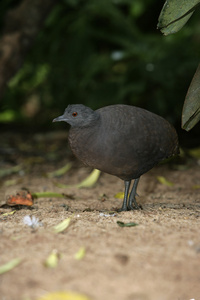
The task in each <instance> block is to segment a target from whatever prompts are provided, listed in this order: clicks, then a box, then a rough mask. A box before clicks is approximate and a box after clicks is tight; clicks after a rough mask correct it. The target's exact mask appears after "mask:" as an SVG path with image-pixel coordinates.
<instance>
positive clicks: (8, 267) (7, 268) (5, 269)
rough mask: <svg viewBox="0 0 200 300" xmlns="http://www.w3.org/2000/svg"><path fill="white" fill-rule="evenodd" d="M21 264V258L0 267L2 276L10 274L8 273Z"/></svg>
mask: <svg viewBox="0 0 200 300" xmlns="http://www.w3.org/2000/svg"><path fill="white" fill-rule="evenodd" d="M20 262H21V259H20V258H14V259H12V260H10V261H9V262H8V263H6V264H4V265H2V266H0V274H3V273H5V272H8V271H10V270H12V269H13V268H15V267H16V266H17V265H19V264H20Z"/></svg>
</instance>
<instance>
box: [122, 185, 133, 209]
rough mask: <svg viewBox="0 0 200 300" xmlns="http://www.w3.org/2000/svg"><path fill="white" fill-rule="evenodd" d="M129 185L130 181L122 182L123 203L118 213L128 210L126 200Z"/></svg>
mask: <svg viewBox="0 0 200 300" xmlns="http://www.w3.org/2000/svg"><path fill="white" fill-rule="evenodd" d="M130 184H131V180H130V181H126V180H125V181H124V185H125V191H124V201H123V204H122V208H121V209H120V211H126V210H128V208H127V200H128V192H129V188H130Z"/></svg>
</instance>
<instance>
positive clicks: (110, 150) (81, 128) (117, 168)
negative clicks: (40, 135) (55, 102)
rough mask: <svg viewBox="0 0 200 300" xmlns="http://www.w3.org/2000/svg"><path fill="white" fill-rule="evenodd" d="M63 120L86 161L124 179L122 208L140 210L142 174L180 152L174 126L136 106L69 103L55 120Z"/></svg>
mask: <svg viewBox="0 0 200 300" xmlns="http://www.w3.org/2000/svg"><path fill="white" fill-rule="evenodd" d="M60 121H64V122H67V123H68V124H69V125H70V129H69V134H68V141H69V145H70V148H71V150H72V152H73V153H74V155H75V156H76V157H77V158H78V159H79V160H80V161H82V162H83V164H85V165H86V166H89V167H92V168H94V169H98V170H100V171H102V172H105V173H108V174H111V175H114V176H117V177H119V178H120V179H122V180H123V181H124V186H125V190H124V199H123V204H122V207H121V209H120V211H127V210H134V209H140V206H139V205H138V203H137V201H136V196H137V186H138V183H139V180H140V177H141V176H142V175H143V174H145V173H146V172H148V171H149V170H151V169H152V168H153V167H154V166H155V165H157V164H158V163H159V162H161V161H162V160H164V159H166V158H169V157H171V156H175V155H177V154H179V142H178V135H177V133H176V130H175V128H174V127H173V126H172V125H171V124H170V123H169V122H168V121H167V120H165V119H164V118H162V117H161V116H159V115H157V114H155V113H152V112H150V111H147V110H145V109H143V108H140V107H137V106H132V105H126V104H114V105H108V106H104V107H102V108H99V109H97V110H92V109H91V108H90V107H87V106H85V105H83V104H72V105H70V104H69V105H68V106H67V108H66V109H65V111H64V114H63V115H61V116H59V117H57V118H55V119H53V122H60ZM132 180H134V183H133V187H132V188H131V192H130V194H129V190H130V186H131V182H132Z"/></svg>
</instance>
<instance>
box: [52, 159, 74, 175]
mask: <svg viewBox="0 0 200 300" xmlns="http://www.w3.org/2000/svg"><path fill="white" fill-rule="evenodd" d="M71 167H72V163H71V162H69V163H67V164H66V165H65V166H64V167H62V168H60V169H58V170H55V171H53V172H48V173H47V177H48V178H53V177H59V176H62V175H64V174H65V173H67V172H68V171H69V170H70V169H71Z"/></svg>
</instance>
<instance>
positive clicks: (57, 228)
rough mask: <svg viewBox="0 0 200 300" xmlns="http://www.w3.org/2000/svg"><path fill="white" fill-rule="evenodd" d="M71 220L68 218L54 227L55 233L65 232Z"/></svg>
mask: <svg viewBox="0 0 200 300" xmlns="http://www.w3.org/2000/svg"><path fill="white" fill-rule="evenodd" d="M70 221H71V218H67V219H65V220H63V221H62V222H60V223H59V224H57V225H55V226H54V227H53V231H54V232H55V233H59V232H63V231H64V230H65V229H67V227H68V226H69V224H70Z"/></svg>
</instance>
